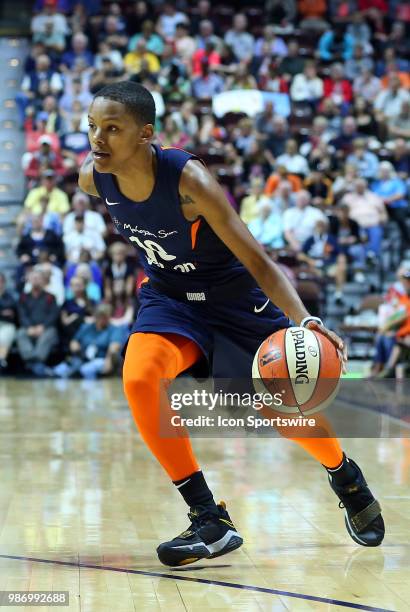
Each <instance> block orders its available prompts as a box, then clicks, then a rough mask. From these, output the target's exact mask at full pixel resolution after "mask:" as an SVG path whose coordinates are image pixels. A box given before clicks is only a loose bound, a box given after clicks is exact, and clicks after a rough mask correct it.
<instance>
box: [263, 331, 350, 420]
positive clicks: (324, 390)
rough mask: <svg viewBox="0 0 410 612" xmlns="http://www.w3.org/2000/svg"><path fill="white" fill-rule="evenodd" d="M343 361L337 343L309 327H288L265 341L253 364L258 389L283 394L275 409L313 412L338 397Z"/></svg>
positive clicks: (296, 412)
mask: <svg viewBox="0 0 410 612" xmlns="http://www.w3.org/2000/svg"><path fill="white" fill-rule="evenodd" d="M341 371H342V364H341V360H340V358H339V355H338V353H337V350H336V347H335V346H334V345H333V344H332V343H331V342H330V340H328V339H327V338H326V337H325V336H323V335H322V334H320V333H318V332H315V331H312V330H311V329H308V328H306V327H288V328H287V329H281V330H280V331H278V332H276V333H275V334H272V335H271V336H269V337H268V338H266V340H264V341H263V342H262V344H261V345H260V347H259V349H258V350H257V352H256V355H255V358H254V360H253V366H252V377H253V379H254V386H255V390H256V391H257V392H258V393H267V392H268V393H270V394H271V395H272V396H273V395H274V394H276V393H280V394H281V398H282V405H280V406H279V405H277V403H276V402H275V405H273V406H272V409H273V410H275V412H281V413H285V414H299V415H300V414H303V415H309V414H313V413H314V412H318V411H319V410H323V409H324V408H326V407H327V406H328V405H329V404H330V403H331V401H332V400H333V399H334V398H335V396H336V394H337V391H338V387H339V381H340V375H341Z"/></svg>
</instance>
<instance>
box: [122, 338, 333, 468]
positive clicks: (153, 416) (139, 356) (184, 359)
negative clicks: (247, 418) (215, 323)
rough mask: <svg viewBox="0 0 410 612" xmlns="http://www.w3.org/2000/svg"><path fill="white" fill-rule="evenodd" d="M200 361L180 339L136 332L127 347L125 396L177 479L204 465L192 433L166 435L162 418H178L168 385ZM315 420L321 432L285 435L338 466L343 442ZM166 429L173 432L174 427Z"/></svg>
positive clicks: (193, 348) (144, 433)
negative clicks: (168, 396) (169, 396)
mask: <svg viewBox="0 0 410 612" xmlns="http://www.w3.org/2000/svg"><path fill="white" fill-rule="evenodd" d="M201 356H202V352H201V350H200V349H199V347H198V345H197V344H196V343H195V342H193V340H190V339H189V338H186V337H184V336H181V335H179V334H168V333H167V334H158V333H135V334H132V335H131V336H130V339H129V342H128V347H127V352H126V356H125V363H124V370H123V382H124V391H125V395H126V397H127V400H128V403H129V405H130V408H131V412H132V415H133V417H134V421H135V424H136V426H137V428H138V429H139V431H140V434H141V437H142V438H143V440H144V441H145V443H146V445H147V446H148V448H149V449H150V450H151V452H152V453H153V455H154V456H155V457H156V458H157V460H158V461H159V462H160V464H161V465H162V467H163V468H164V469H165V470H166V472H167V473H168V474H169V476H170V478H171V479H172V480H182V479H183V478H185V477H186V476H190V475H191V474H193V473H194V472H197V471H198V470H199V466H198V463H197V461H196V459H195V456H194V453H193V451H192V447H191V443H190V440H189V437H188V434H187V432H186V431H185V430H184V429H183V428H182V427H177V428H175V429H174V430H172V433H171V436H172V437H171V436H170V437H166V436H165V434H164V433H163V434H162V435H161V428H160V414H161V413H162V416H163V421H162V422H163V423H164V422H165V419H166V421H168V422H169V417H170V416H171V415H172V414H174V413H173V412H172V410H171V408H170V406H169V402H168V398H167V394H166V389H167V384H166V380H173V379H174V378H175V377H176V376H177V375H178V374H179V373H180V372H183V371H184V370H186V369H187V368H189V367H190V366H192V365H193V364H194V363H195V362H196V361H198V359H200V357H201ZM261 413H262V414H263V415H264V416H266V417H269V416H272V411H271V410H270V409H266V408H265V409H262V411H261ZM276 416H278V413H276ZM280 416H283V415H280ZM314 416H315V419H316V427H314V428H313V429H310V431H309V436H308V437H307V436H306V433H307V432H306V428H303V429H302V430H301V431H300V435H299V436H298V430H297V429H296V428H294V427H290V428H288V430H286V428H281V429H280V433H281V434H282V435H283V437H286V438H288V439H290V440H292V441H293V442H296V443H297V444H299V445H300V446H301V447H302V448H304V450H305V451H306V452H307V453H309V454H310V455H311V456H312V457H313V458H314V459H316V460H317V461H319V462H320V463H322V464H323V465H325V466H326V467H328V468H334V467H337V466H338V465H339V464H340V463H341V461H342V459H343V451H342V449H341V447H340V444H339V441H338V439H337V438H336V437H335V436H334V434H333V432H332V430H331V427H330V424H329V423H328V421H327V419H326V417H325V416H324V415H320V414H315V415H314ZM167 429H168V432H169V431H170V430H169V426H168V428H167ZM305 436H306V437H305Z"/></svg>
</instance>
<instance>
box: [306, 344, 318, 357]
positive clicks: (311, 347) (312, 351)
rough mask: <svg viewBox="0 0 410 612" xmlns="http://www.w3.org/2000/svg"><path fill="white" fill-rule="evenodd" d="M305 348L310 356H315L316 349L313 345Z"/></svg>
mask: <svg viewBox="0 0 410 612" xmlns="http://www.w3.org/2000/svg"><path fill="white" fill-rule="evenodd" d="M307 349H308V351H309V353H310V354H311V355H312V357H317V350H316V349H315V347H314V346H308V347H307Z"/></svg>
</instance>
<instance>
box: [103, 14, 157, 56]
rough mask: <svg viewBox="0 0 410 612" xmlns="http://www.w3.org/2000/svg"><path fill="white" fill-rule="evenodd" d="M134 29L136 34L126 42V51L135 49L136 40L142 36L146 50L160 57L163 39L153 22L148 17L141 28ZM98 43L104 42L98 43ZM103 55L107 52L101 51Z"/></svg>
mask: <svg viewBox="0 0 410 612" xmlns="http://www.w3.org/2000/svg"><path fill="white" fill-rule="evenodd" d="M135 31H136V32H137V34H134V36H131V38H130V40H129V42H128V45H127V49H128V51H132V50H133V49H135V48H136V46H137V44H138V42H139V41H140V40H141V39H142V38H143V39H144V40H145V41H146V49H147V51H149V52H150V53H153V54H154V55H157V56H158V57H161V55H162V53H163V51H164V41H163V39H162V38H161V36H159V35H158V34H157V33H156V32H155V25H154V22H153V21H151V20H150V19H146V20H145V21H144V22H143V23H142V26H141V29H139V28H138V30H135ZM100 44H106V43H100ZM104 55H107V54H106V53H103V52H101V57H103V56H104ZM120 57H121V54H120ZM114 63H115V62H114ZM121 64H122V59H121ZM96 65H97V64H96ZM117 67H119V66H117Z"/></svg>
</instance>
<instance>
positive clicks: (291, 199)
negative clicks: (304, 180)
mask: <svg viewBox="0 0 410 612" xmlns="http://www.w3.org/2000/svg"><path fill="white" fill-rule="evenodd" d="M295 203H296V198H295V194H294V192H293V191H292V183H291V182H290V181H281V182H280V184H279V185H278V187H277V189H276V191H275V196H274V197H273V198H272V208H273V210H276V211H279V212H281V213H283V211H285V210H287V209H288V208H292V206H295Z"/></svg>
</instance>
